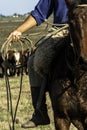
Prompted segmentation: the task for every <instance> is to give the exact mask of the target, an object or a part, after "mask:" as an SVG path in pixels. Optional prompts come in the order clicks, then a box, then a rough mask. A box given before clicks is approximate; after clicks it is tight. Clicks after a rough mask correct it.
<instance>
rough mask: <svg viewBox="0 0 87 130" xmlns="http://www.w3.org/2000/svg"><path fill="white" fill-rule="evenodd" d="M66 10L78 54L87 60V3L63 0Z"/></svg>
mask: <svg viewBox="0 0 87 130" xmlns="http://www.w3.org/2000/svg"><path fill="white" fill-rule="evenodd" d="M65 1H66V4H67V7H68V9H69V11H68V18H69V25H70V33H71V37H72V41H73V44H74V46H75V47H76V48H77V49H78V54H79V55H80V56H81V57H82V58H83V59H84V61H86V62H87V4H82V5H80V4H78V3H77V0H65Z"/></svg>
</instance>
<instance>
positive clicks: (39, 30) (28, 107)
mask: <svg viewBox="0 0 87 130" xmlns="http://www.w3.org/2000/svg"><path fill="white" fill-rule="evenodd" d="M49 21H50V22H51V21H52V19H51V18H50V19H49ZM20 24H21V21H14V19H13V21H6V22H3V21H1V22H0V48H1V46H2V44H3V43H4V42H5V41H6V38H7V37H8V35H9V34H10V32H11V31H13V30H14V29H15V28H16V27H17V26H19V25H20ZM45 27H46V24H45V23H44V24H42V25H40V26H39V27H35V28H34V29H32V30H30V31H27V32H26V33H25V34H24V36H27V37H29V38H30V39H31V40H32V42H33V44H35V43H36V42H37V41H38V40H39V39H40V38H41V37H42V36H44V35H46V33H47V30H45ZM49 28H50V26H49ZM9 81H10V87H11V93H12V99H13V100H12V103H13V110H14V109H15V105H16V102H17V98H18V94H19V89H20V76H18V77H17V76H15V77H10V78H9ZM29 85H30V84H29V78H28V76H27V75H24V76H23V86H22V93H21V97H20V101H19V106H18V111H17V117H16V119H17V122H16V123H15V129H16V130H22V129H23V128H21V126H20V125H21V123H22V122H23V121H25V120H26V119H27V118H29V117H31V115H32V113H33V108H32V104H31V93H30V87H29ZM47 106H48V113H49V116H50V119H51V123H50V125H48V126H39V127H37V128H35V129H34V130H54V122H53V113H52V108H51V102H50V99H49V95H48V93H47ZM0 129H1V130H9V125H8V113H7V97H6V84H5V79H4V78H0ZM70 130H76V129H75V128H73V126H72V127H71V129H70Z"/></svg>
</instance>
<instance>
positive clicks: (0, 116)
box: [0, 75, 54, 130]
mask: <svg viewBox="0 0 87 130" xmlns="http://www.w3.org/2000/svg"><path fill="white" fill-rule="evenodd" d="M9 82H10V88H11V94H12V103H13V111H14V110H15V106H16V103H17V98H18V95H19V89H20V77H12V78H10V79H9ZM0 86H1V87H0V93H1V94H0V128H1V130H8V129H9V126H8V116H7V114H8V112H7V98H6V97H7V94H6V93H7V92H6V85H5V79H4V78H3V79H1V80H0ZM47 99H48V103H47V104H48V113H49V114H50V117H51V120H52V118H53V117H52V110H51V103H50V100H49V96H48V94H47ZM32 113H33V107H32V102H31V93H30V87H29V79H28V76H26V75H25V76H23V86H22V93H21V98H20V102H19V105H18V110H17V116H16V119H17V120H18V124H16V123H15V129H16V130H19V129H20V130H21V129H22V128H21V123H22V122H24V121H25V120H26V119H28V118H29V117H31V116H32ZM9 116H10V114H9ZM52 127H53V120H52V121H51V125H48V126H39V127H37V128H35V129H37V130H42V129H44V130H54V129H52Z"/></svg>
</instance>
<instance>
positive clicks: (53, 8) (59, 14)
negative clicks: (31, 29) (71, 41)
mask: <svg viewBox="0 0 87 130" xmlns="http://www.w3.org/2000/svg"><path fill="white" fill-rule="evenodd" d="M67 11H68V9H67V6H66V3H65V0H39V2H38V4H37V5H36V6H35V9H34V10H33V11H31V15H32V16H33V17H34V18H35V20H36V22H37V25H39V24H41V23H43V22H44V21H45V20H46V19H47V18H48V17H49V16H50V15H51V14H52V13H53V14H54V19H53V22H54V23H55V24H56V23H58V24H63V23H67V21H68V19H67Z"/></svg>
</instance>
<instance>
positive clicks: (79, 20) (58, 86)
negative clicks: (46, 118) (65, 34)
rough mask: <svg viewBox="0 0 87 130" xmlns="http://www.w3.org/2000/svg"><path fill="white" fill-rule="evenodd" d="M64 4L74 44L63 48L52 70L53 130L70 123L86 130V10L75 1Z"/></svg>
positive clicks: (62, 128) (66, 126)
mask: <svg viewBox="0 0 87 130" xmlns="http://www.w3.org/2000/svg"><path fill="white" fill-rule="evenodd" d="M66 4H67V7H68V9H69V12H68V18H69V26H70V37H71V41H72V43H73V44H71V45H70V46H68V45H67V47H66V49H65V48H62V50H61V51H60V55H59V57H57V59H58V63H56V65H55V69H54V70H53V77H52V82H51V87H50V90H49V91H50V97H51V101H52V107H53V112H54V122H55V129H56V130H69V128H70V124H71V123H73V124H74V125H75V126H76V128H77V129H78V130H87V101H86V100H87V67H86V66H87V37H86V35H87V29H86V27H87V6H86V5H78V3H77V1H75V0H66ZM63 40H64V39H63ZM64 42H65V40H64ZM71 46H72V47H71ZM66 52H68V54H67V53H66ZM57 72H58V73H57Z"/></svg>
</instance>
